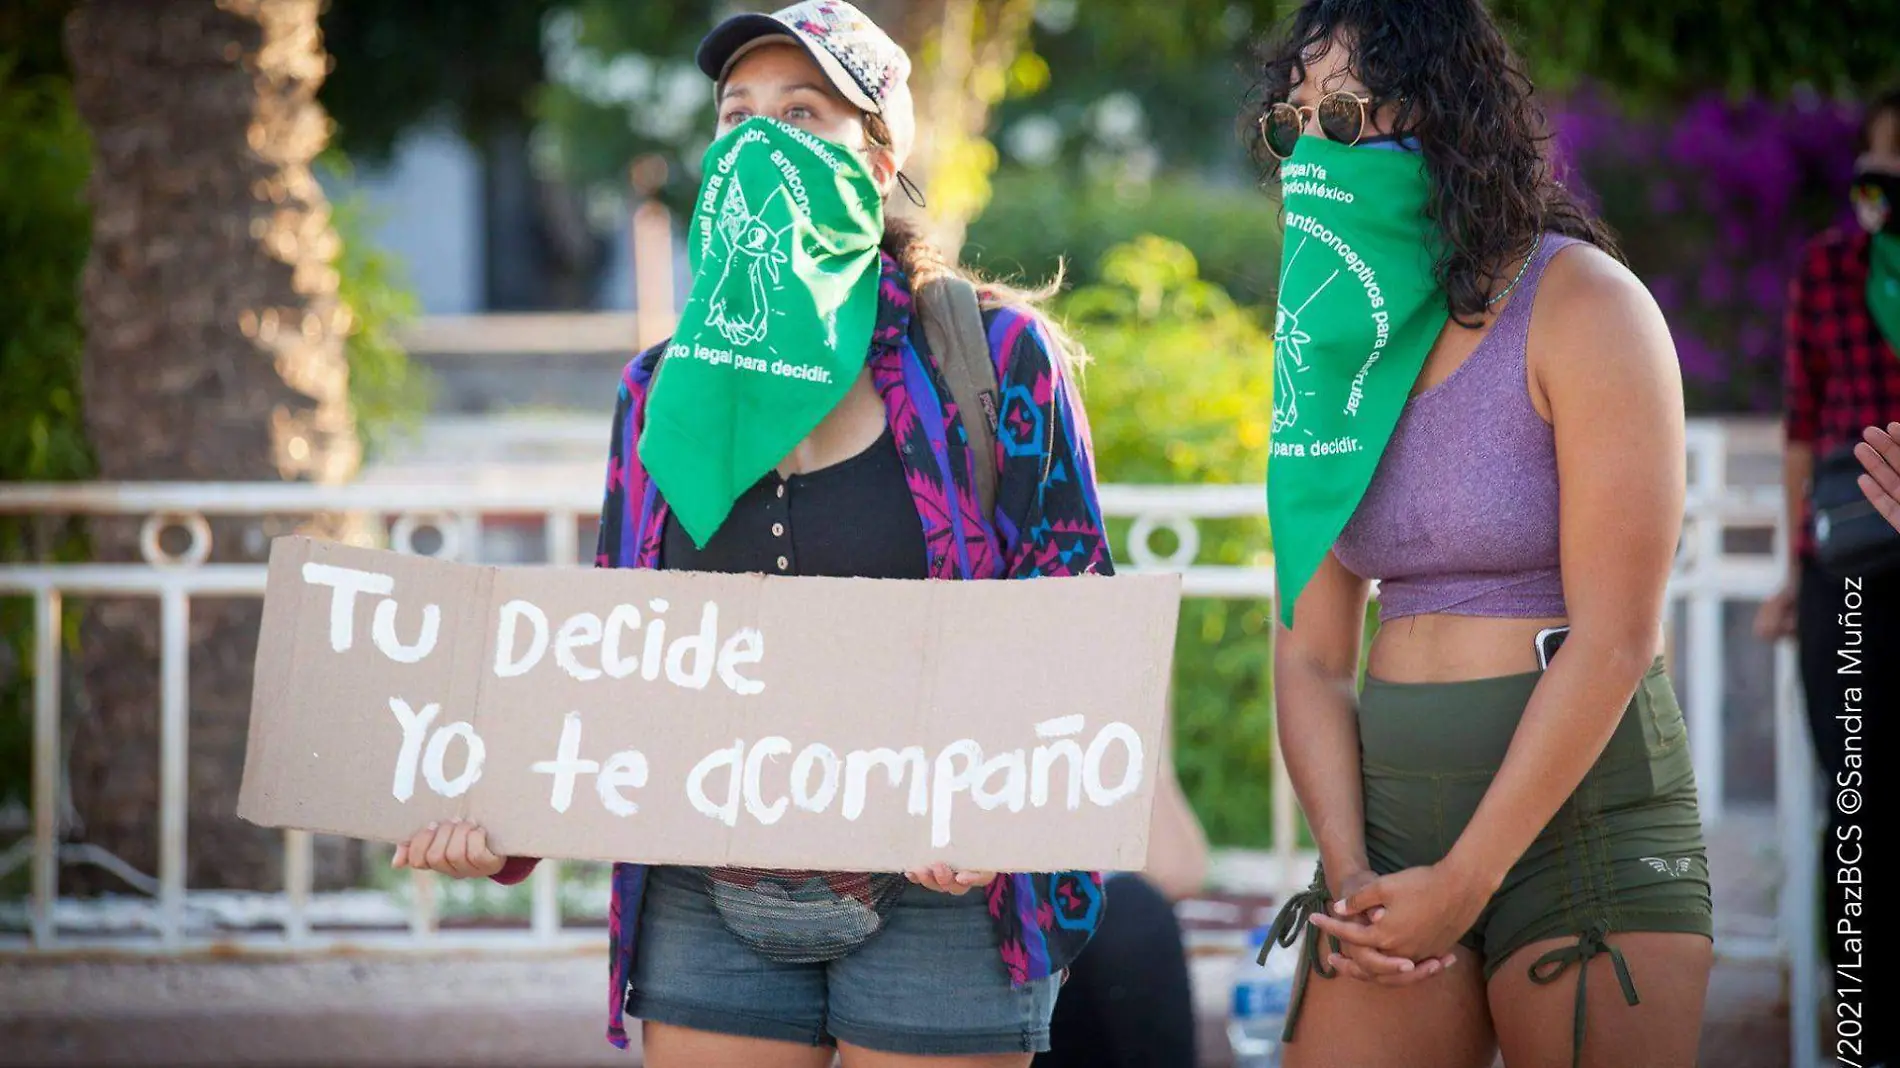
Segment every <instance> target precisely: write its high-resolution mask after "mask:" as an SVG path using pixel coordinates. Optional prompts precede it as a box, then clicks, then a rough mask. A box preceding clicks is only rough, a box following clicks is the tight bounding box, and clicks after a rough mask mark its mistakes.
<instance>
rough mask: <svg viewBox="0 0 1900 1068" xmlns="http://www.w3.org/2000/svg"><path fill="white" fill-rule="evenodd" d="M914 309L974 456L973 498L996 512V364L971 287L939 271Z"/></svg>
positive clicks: (989, 513)
mask: <svg viewBox="0 0 1900 1068" xmlns="http://www.w3.org/2000/svg"><path fill="white" fill-rule="evenodd" d="M916 297H917V309H918V311H919V312H921V313H922V318H923V324H924V336H925V338H926V339H927V340H928V341H929V343H930V352H931V356H932V357H933V358H934V359H935V360H936V363H937V370H938V372H939V373H941V374H942V375H943V378H944V382H945V384H947V385H948V386H949V387H950V398H951V400H953V401H955V402H956V406H957V413H958V415H959V417H960V418H961V419H962V420H963V433H964V435H965V436H966V437H967V438H968V439H969V443H970V452H971V454H972V455H973V456H974V457H975V460H974V462H972V463H971V464H970V469H971V470H972V471H973V472H975V477H976V496H977V501H978V502H979V503H981V504H982V506H983V514H984V515H985V516H993V515H995V514H996V482H997V471H996V467H997V464H996V423H997V418H998V416H997V412H998V403H997V392H998V387H997V381H996V363H995V361H994V360H993V358H992V357H991V355H990V342H989V335H988V333H987V332H986V331H985V330H984V328H983V310H982V307H981V305H979V304H978V303H977V296H976V287H974V286H972V285H971V284H970V283H969V282H967V281H965V280H963V279H962V278H958V277H956V276H955V275H940V276H938V277H936V278H933V279H931V280H930V281H928V282H925V283H924V284H923V285H921V286H918V287H917V290H916Z"/></svg>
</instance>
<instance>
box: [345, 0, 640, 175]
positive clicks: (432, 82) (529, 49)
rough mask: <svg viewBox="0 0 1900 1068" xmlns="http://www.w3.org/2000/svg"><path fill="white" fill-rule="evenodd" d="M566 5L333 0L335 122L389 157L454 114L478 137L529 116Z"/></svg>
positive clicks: (358, 146)
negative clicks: (547, 27) (405, 139)
mask: <svg viewBox="0 0 1900 1068" xmlns="http://www.w3.org/2000/svg"><path fill="white" fill-rule="evenodd" d="M561 6H564V5H561V4H559V3H557V2H556V0H331V2H330V3H328V4H325V5H324V11H323V14H322V16H321V17H320V21H319V27H320V28H321V29H322V31H323V47H324V49H325V50H326V51H328V52H329V53H330V55H331V56H332V57H334V59H335V66H334V67H333V68H332V70H331V73H330V75H329V76H328V77H327V78H325V79H324V81H323V86H322V88H321V90H320V91H319V94H318V99H319V100H320V102H321V103H322V104H323V107H324V110H326V111H328V112H329V113H330V116H331V117H332V118H334V119H335V120H336V122H337V138H338V143H339V144H340V145H341V146H342V147H343V148H345V149H347V150H348V151H349V153H350V154H351V155H353V156H356V157H358V158H361V159H382V158H384V157H386V156H387V155H388V153H389V151H390V149H391V148H392V147H394V145H395V143H396V140H397V138H399V137H401V136H402V134H403V133H404V131H406V130H408V129H409V128H410V127H412V126H415V125H417V124H418V123H423V122H428V121H432V120H437V119H444V118H446V119H447V120H449V121H450V122H452V123H454V124H455V125H456V126H457V127H458V128H459V129H460V130H461V131H462V132H463V133H464V134H466V135H467V136H468V138H469V139H470V140H471V141H474V142H475V143H477V144H481V143H483V142H484V141H485V140H486V135H487V134H488V132H489V131H491V130H493V129H496V128H498V127H504V126H508V125H518V124H525V123H526V122H527V121H528V117H529V110H530V106H531V104H532V101H533V97H534V94H535V92H536V91H537V90H538V89H539V88H540V86H541V84H542V82H543V79H544V76H545V73H544V66H543V62H542V56H541V27H542V24H543V22H545V21H546V19H547V16H548V13H549V12H550V11H551V10H554V9H555V8H557V7H561ZM634 6H636V7H647V6H655V5H647V4H636V5H634ZM658 6H664V5H658Z"/></svg>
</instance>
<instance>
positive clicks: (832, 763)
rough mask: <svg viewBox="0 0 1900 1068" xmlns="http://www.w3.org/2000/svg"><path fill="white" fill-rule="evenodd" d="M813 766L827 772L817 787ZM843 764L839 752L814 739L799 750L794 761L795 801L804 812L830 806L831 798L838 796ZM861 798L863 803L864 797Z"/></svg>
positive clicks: (793, 802) (793, 796) (793, 786)
mask: <svg viewBox="0 0 1900 1068" xmlns="http://www.w3.org/2000/svg"><path fill="white" fill-rule="evenodd" d="M814 768H822V769H823V773H824V777H823V778H822V779H819V780H818V789H817V790H816V791H814V790H813V789H812V787H811V773H812V769H814ZM841 768H842V765H840V764H839V762H838V754H837V753H834V752H832V751H831V747H830V746H826V745H819V744H817V743H813V744H811V745H808V746H806V747H805V748H804V749H802V750H800V751H799V754H798V759H797V760H794V761H793V762H792V804H794V805H797V806H798V807H799V808H800V809H801V810H803V811H805V812H823V811H824V810H825V809H827V808H829V807H830V806H831V801H832V798H834V797H837V796H838V778H839V775H840V772H841ZM858 801H859V803H860V804H862V803H863V801H864V799H863V797H859V798H858Z"/></svg>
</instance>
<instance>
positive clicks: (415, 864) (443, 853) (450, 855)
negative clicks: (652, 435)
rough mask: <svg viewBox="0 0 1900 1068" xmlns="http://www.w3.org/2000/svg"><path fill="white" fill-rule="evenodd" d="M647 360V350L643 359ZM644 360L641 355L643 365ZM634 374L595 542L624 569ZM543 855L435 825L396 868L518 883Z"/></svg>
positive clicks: (623, 400)
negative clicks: (507, 849) (508, 850)
mask: <svg viewBox="0 0 1900 1068" xmlns="http://www.w3.org/2000/svg"><path fill="white" fill-rule="evenodd" d="M640 358H644V354H643V355H642V357H640ZM638 360H639V358H636V360H635V362H636V363H637V362H638ZM630 377H631V375H623V376H622V378H621V382H620V393H619V397H618V398H617V399H616V400H615V402H614V422H613V439H612V443H611V444H610V445H608V447H607V487H606V493H605V495H604V498H603V499H602V501H601V506H600V533H599V536H598V537H597V539H596V541H595V546H594V564H595V566H597V567H619V566H622V564H621V561H620V560H619V552H618V550H619V545H620V541H621V537H620V534H621V523H622V522H623V518H622V517H624V516H625V515H626V507H625V505H626V494H627V484H628V479H627V464H629V463H637V462H638V457H636V456H633V455H632V454H631V453H632V446H633V445H634V444H635V443H634V442H632V441H631V440H630V439H629V437H628V434H627V430H628V428H629V420H631V419H632V418H633V391H632V389H631V387H630V386H629V384H628V380H629V378H630ZM539 863H541V861H540V859H539V858H538V857H505V856H502V855H500V854H498V853H495V852H493V851H492V850H490V849H489V848H488V832H487V831H485V830H483V829H482V828H481V827H478V826H476V825H474V824H467V823H443V824H434V823H432V824H430V825H429V826H427V827H424V828H422V829H421V830H419V831H417V832H416V834H415V836H414V837H413V838H411V839H410V840H409V841H407V842H404V843H402V844H401V845H398V846H397V847H396V855H395V857H394V858H392V859H391V861H390V867H392V868H414V869H416V870H418V871H433V872H438V873H440V874H442V875H449V876H453V877H455V878H457V879H479V878H483V877H487V878H489V879H493V880H494V881H495V882H498V883H500V884H502V885H503V886H513V885H515V884H516V883H519V882H521V881H522V880H524V879H526V878H527V877H528V876H530V875H532V874H534V868H535V865H537V864H539Z"/></svg>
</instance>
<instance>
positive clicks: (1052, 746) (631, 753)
mask: <svg viewBox="0 0 1900 1068" xmlns="http://www.w3.org/2000/svg"><path fill="white" fill-rule="evenodd" d="M302 577H303V580H304V581H305V582H306V583H308V584H310V585H313V586H322V587H326V588H328V589H329V590H330V591H331V601H330V647H331V648H332V649H333V650H335V651H337V652H344V651H347V650H348V649H350V648H351V647H352V646H353V644H354V643H355V641H356V632H357V611H358V601H359V599H366V598H374V599H375V602H374V607H373V608H372V609H371V610H370V612H371V626H370V641H371V643H372V644H373V645H374V647H375V648H376V649H377V651H378V652H380V653H381V654H382V655H384V656H385V657H387V658H389V659H390V660H392V661H394V662H396V663H401V664H416V663H420V662H421V661H422V660H424V659H425V658H426V657H428V656H429V654H430V653H431V652H432V651H433V650H434V649H435V646H436V643H437V639H438V637H439V633H440V628H441V622H442V620H441V616H442V613H441V609H440V606H438V605H433V604H428V605H424V606H422V608H421V609H420V611H419V613H411V612H405V611H404V610H403V609H401V608H400V607H399V606H398V603H397V601H396V598H395V597H394V593H395V580H394V578H393V577H392V576H390V575H387V574H382V573H378V572H374V571H365V570H359V569H354V568H345V567H336V566H332V565H326V564H317V563H305V564H304V565H303V569H302ZM642 607H643V608H644V611H643V610H642ZM670 607H671V606H670V605H669V604H668V603H667V602H666V601H664V600H660V599H653V600H649V601H648V602H647V603H646V604H645V605H644V606H641V607H636V606H634V605H628V604H620V605H615V606H614V607H613V608H612V609H610V610H609V611H607V612H606V613H605V614H604V615H601V614H595V613H591V612H577V613H574V614H572V615H569V616H568V617H567V618H566V619H564V620H561V621H560V622H559V623H558V625H557V623H556V622H555V621H554V620H552V619H550V618H549V616H548V615H547V613H546V612H544V611H543V610H542V609H541V608H540V607H538V606H537V605H535V604H533V603H531V602H529V601H526V600H522V599H515V600H511V601H508V602H506V603H504V604H502V605H501V606H500V608H499V611H498V612H497V617H496V619H495V620H494V621H493V633H494V635H495V641H494V645H493V650H494V652H493V658H492V660H491V661H490V662H489V663H488V664H486V665H485V667H486V669H487V671H488V672H490V673H492V675H493V676H494V677H497V678H514V677H518V676H523V675H526V674H528V673H529V672H531V671H533V670H535V668H537V667H538V666H540V665H541V664H543V663H546V662H549V661H550V660H551V662H552V664H553V665H554V666H555V667H557V668H558V669H559V670H560V671H561V672H563V673H564V674H566V675H567V676H569V677H571V678H573V679H575V680H578V681H581V682H591V681H593V680H597V679H603V678H606V679H619V680H629V679H634V678H638V679H642V680H645V681H649V682H658V681H661V680H664V681H665V682H666V683H668V684H671V685H673V686H677V687H680V688H681V689H684V690H689V691H692V690H705V689H707V688H708V687H709V686H711V684H712V682H713V680H715V679H717V680H718V682H719V683H720V684H721V685H722V686H724V687H725V688H726V689H728V690H730V691H731V692H732V693H734V694H736V695H738V696H740V697H756V696H757V695H759V694H760V693H762V692H764V690H765V683H764V681H763V680H762V679H761V678H759V677H757V676H758V671H759V668H760V666H761V665H762V664H763V661H764V659H765V655H766V637H765V635H764V634H763V633H761V632H760V631H759V630H758V629H756V628H750V627H742V628H738V629H736V630H734V631H732V632H731V633H730V634H722V632H721V629H720V625H719V606H718V604H717V603H715V602H713V601H710V600H708V601H707V602H705V604H703V605H702V606H701V607H700V611H699V614H698V620H697V623H698V625H697V627H696V628H694V629H691V630H685V631H676V632H675V633H674V636H673V637H672V638H671V640H670V641H669V639H668V630H667V624H668V622H669V619H668V616H667V613H668V611H669V609H670ZM399 615H400V616H401V617H402V618H403V619H405V620H407V619H412V618H417V617H418V616H419V619H418V620H417V622H416V623H414V628H415V636H414V637H413V639H412V640H408V641H405V640H404V639H403V637H402V636H401V635H399V634H398V633H397V627H398V617H399ZM388 707H389V712H390V715H391V720H392V726H394V727H395V728H396V729H397V731H398V732H399V737H400V746H399V748H398V750H397V755H396V760H395V767H394V774H393V776H392V778H391V786H390V789H391V793H392V795H393V796H394V797H395V799H396V800H398V801H401V802H408V801H409V800H410V799H411V798H412V797H414V796H415V794H416V791H417V789H418V787H419V786H420V787H421V788H424V789H427V790H428V791H429V792H431V793H434V794H437V795H439V796H442V797H451V798H452V797H458V796H461V795H462V794H465V793H467V792H468V790H469V789H470V788H471V787H473V786H474V785H475V783H476V782H478V781H479V780H480V779H481V776H482V770H483V767H484V765H485V764H486V763H487V761H488V759H489V756H490V754H489V753H488V751H487V747H486V745H485V744H484V743H483V741H482V737H481V735H480V733H478V732H477V731H476V729H475V727H474V724H472V723H471V722H469V721H468V720H452V721H448V722H443V721H442V708H441V706H440V705H439V704H437V703H425V702H414V701H410V700H407V699H404V698H402V697H391V698H390V699H389V701H388ZM552 724H553V720H552V717H550V725H551V726H552ZM1033 730H1034V733H1035V739H1036V742H1037V744H1035V745H1034V746H1033V747H1032V746H1029V745H1027V744H1022V745H1017V746H1015V747H1013V748H1006V749H1004V750H1003V751H1001V752H997V753H990V754H986V753H985V752H984V750H983V747H982V745H981V744H980V743H979V742H978V741H977V740H975V739H972V738H964V739H958V740H955V741H952V742H950V743H949V744H947V745H945V746H943V747H941V748H939V749H937V750H936V751H935V752H934V753H932V752H927V751H926V750H925V748H924V747H923V746H919V745H908V746H900V747H897V748H890V747H882V746H881V747H876V748H857V749H849V750H847V751H844V752H842V753H841V752H839V751H838V750H837V749H835V748H833V747H832V746H829V745H826V744H823V743H822V742H816V741H813V742H809V743H808V744H805V745H804V746H803V747H802V748H801V747H799V746H795V745H794V743H793V742H792V740H791V739H789V738H786V737H782V736H777V735H768V736H764V737H760V738H757V739H756V740H748V739H745V738H737V739H734V740H733V742H732V743H731V744H729V745H723V746H721V747H720V748H718V749H715V750H713V751H712V752H710V753H707V754H706V755H705V756H704V757H703V758H702V759H700V760H699V761H698V763H697V764H695V765H694V766H693V767H692V768H691V769H690V770H688V771H687V773H686V774H685V776H684V779H683V782H682V783H681V786H682V788H683V789H684V791H685V793H686V798H687V800H688V801H689V802H690V804H691V806H692V808H693V809H694V810H695V811H697V812H699V813H700V814H702V815H704V816H706V817H708V818H711V819H713V820H717V821H719V822H720V823H723V824H725V825H726V826H728V827H736V826H737V825H738V824H739V822H740V820H741V819H742V818H743V819H750V820H753V821H756V822H757V823H758V824H760V825H765V826H769V825H772V824H775V823H778V822H779V821H780V820H781V819H783V818H785V816H786V815H787V814H788V813H789V812H792V811H798V812H803V813H807V814H810V815H814V816H825V815H828V814H833V813H835V814H836V816H837V817H839V818H842V819H844V820H846V821H855V820H857V819H858V818H859V817H860V816H861V815H863V813H864V811H865V809H866V807H867V806H869V805H898V804H901V805H903V808H904V811H905V813H906V814H907V815H909V816H911V817H915V818H924V819H928V821H929V826H930V835H931V844H932V846H933V847H936V848H942V847H944V846H947V845H949V844H950V842H951V816H952V812H953V810H954V808H955V807H956V803H957V799H958V797H959V795H963V796H964V797H965V798H966V799H967V801H968V802H969V803H971V804H974V805H975V806H976V807H977V808H978V809H980V810H983V811H996V810H998V809H1006V810H1008V811H1010V812H1021V811H1023V810H1024V809H1025V808H1035V809H1041V808H1045V807H1049V806H1050V805H1051V804H1052V795H1054V801H1053V803H1054V804H1056V805H1060V806H1061V807H1063V808H1066V809H1068V810H1070V811H1075V810H1078V809H1080V808H1082V807H1083V805H1084V803H1087V804H1089V805H1092V806H1098V807H1102V808H1106V807H1109V806H1112V805H1115V804H1117V803H1118V802H1120V801H1122V800H1124V799H1126V798H1129V797H1133V796H1136V795H1137V794H1138V792H1139V791H1140V788H1141V785H1142V778H1143V770H1144V767H1145V762H1144V759H1143V748H1142V741H1141V738H1140V735H1139V734H1138V733H1137V732H1136V731H1135V729H1134V728H1133V727H1131V726H1129V725H1128V724H1126V723H1121V722H1109V723H1107V724H1105V725H1103V726H1101V727H1100V728H1099V729H1098V730H1096V731H1095V732H1094V733H1093V734H1092V735H1089V734H1088V724H1087V723H1086V721H1085V719H1084V717H1083V716H1080V715H1069V716H1059V717H1056V718H1052V719H1047V720H1044V721H1042V722H1039V723H1036V724H1034V726H1033ZM584 732H585V723H584V722H583V717H582V715H581V713H580V712H578V711H568V712H566V713H565V714H564V715H563V716H562V718H561V719H560V720H559V736H558V738H557V739H551V740H552V741H553V750H554V752H553V756H552V757H551V758H550V759H545V760H537V761H534V762H533V763H532V764H530V765H529V768H530V770H531V771H533V772H534V773H536V774H539V775H546V776H548V782H549V795H548V803H549V805H550V806H551V807H552V808H553V810H554V811H555V812H558V813H565V812H567V811H568V810H569V809H570V807H571V806H572V805H573V803H574V796H575V793H576V791H577V790H579V789H582V788H584V787H583V783H590V784H591V787H592V789H591V791H590V792H592V793H594V794H595V795H596V797H597V798H598V800H599V803H600V805H601V806H602V807H603V808H604V809H605V810H606V811H608V812H610V813H612V814H614V815H616V816H620V817H630V816H634V815H636V814H637V813H638V812H639V811H640V807H639V804H638V803H637V802H636V801H635V800H634V799H633V798H632V797H631V796H629V793H630V792H632V791H639V790H642V789H645V788H646V787H647V786H648V784H649V780H650V779H652V778H654V775H653V769H651V768H650V767H649V764H648V760H647V757H646V755H645V754H644V753H642V752H641V751H640V750H638V749H621V750H618V751H616V752H613V753H611V754H607V755H605V756H604V757H603V758H599V759H596V758H595V756H589V755H586V750H585V747H584ZM1085 735H1086V736H1087V737H1085ZM1024 741H1025V742H1026V741H1027V739H1025V740H1024ZM457 743H460V745H459V746H458V745H457ZM458 749H459V752H458V751H456V750H458ZM457 756H459V757H461V760H460V761H459V762H458V761H456V760H455V759H454V758H455V757H457ZM458 763H459V767H457V766H456V765H457V764H458Z"/></svg>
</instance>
